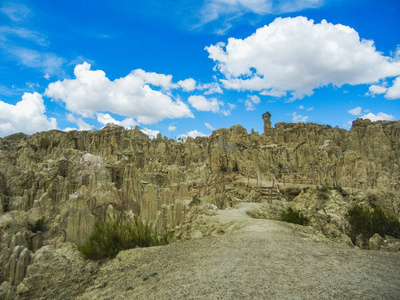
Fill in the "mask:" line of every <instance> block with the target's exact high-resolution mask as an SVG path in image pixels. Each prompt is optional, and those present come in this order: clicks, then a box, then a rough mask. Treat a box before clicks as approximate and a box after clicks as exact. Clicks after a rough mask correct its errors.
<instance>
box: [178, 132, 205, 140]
mask: <svg viewBox="0 0 400 300" xmlns="http://www.w3.org/2000/svg"><path fill="white" fill-rule="evenodd" d="M205 136H208V135H207V134H204V133H202V132H199V131H197V130H192V131H189V132H188V133H184V134H180V135H178V140H185V139H187V138H188V137H191V138H194V139H195V138H196V137H205Z"/></svg>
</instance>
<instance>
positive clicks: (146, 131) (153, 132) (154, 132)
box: [140, 128, 160, 139]
mask: <svg viewBox="0 0 400 300" xmlns="http://www.w3.org/2000/svg"><path fill="white" fill-rule="evenodd" d="M140 131H141V132H143V133H144V134H146V135H148V136H149V138H151V139H155V138H157V135H158V134H159V133H160V132H159V131H158V130H152V129H148V128H143V129H141V130H140Z"/></svg>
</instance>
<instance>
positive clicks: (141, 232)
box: [79, 220, 169, 260]
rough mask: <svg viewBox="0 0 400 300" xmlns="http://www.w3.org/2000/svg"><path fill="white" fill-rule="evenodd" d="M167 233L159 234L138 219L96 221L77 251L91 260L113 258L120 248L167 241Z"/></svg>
mask: <svg viewBox="0 0 400 300" xmlns="http://www.w3.org/2000/svg"><path fill="white" fill-rule="evenodd" d="M168 240H169V236H168V234H167V233H164V234H163V235H161V236H159V235H158V234H157V233H156V232H152V231H151V229H150V227H149V226H148V225H147V224H145V223H143V222H141V221H138V220H135V221H134V222H125V221H121V220H115V221H107V222H96V223H95V224H94V229H93V232H92V234H91V235H90V236H89V238H88V240H87V241H86V242H85V243H84V244H83V245H82V246H80V247H79V251H80V252H81V253H82V254H83V255H84V256H85V257H86V258H89V259H91V260H100V259H105V258H114V257H115V256H117V254H118V253H119V252H120V251H122V250H127V249H132V248H135V247H151V246H158V245H165V244H167V243H168Z"/></svg>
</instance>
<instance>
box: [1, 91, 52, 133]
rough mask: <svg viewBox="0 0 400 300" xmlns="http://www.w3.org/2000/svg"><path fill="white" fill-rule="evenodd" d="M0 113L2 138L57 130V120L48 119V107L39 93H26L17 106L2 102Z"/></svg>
mask: <svg viewBox="0 0 400 300" xmlns="http://www.w3.org/2000/svg"><path fill="white" fill-rule="evenodd" d="M0 112H1V113H0V136H6V135H9V134H13V133H16V132H24V133H27V134H32V133H35V132H37V131H45V130H50V129H56V128H57V121H56V119H54V118H47V117H46V115H45V112H46V107H45V106H44V101H43V99H42V96H41V95H40V94H38V93H33V94H31V93H25V94H24V95H23V96H22V100H21V101H19V102H17V104H15V105H12V104H8V103H5V102H3V101H0Z"/></svg>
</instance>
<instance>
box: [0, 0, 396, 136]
mask: <svg viewBox="0 0 400 300" xmlns="http://www.w3.org/2000/svg"><path fill="white" fill-rule="evenodd" d="M267 111H269V112H270V113H271V115H272V117H271V121H272V125H273V126H274V125H275V124H276V123H278V122H312V123H318V124H328V125H331V126H339V127H340V128H345V129H350V127H351V123H352V121H354V120H356V119H357V118H364V119H370V120H372V121H378V120H399V118H400V1H399V0H197V1H190V0H174V1H161V0H146V1H136V0H119V1H103V0H96V1H94V0H79V1H76V0H70V1H52V0H46V1H45V0H35V1H33V0H12V1H8V0H4V1H1V2H0V137H4V136H7V135H10V134H13V133H17V132H24V133H26V134H33V133H35V132H38V131H46V130H50V129H58V130H64V131H70V130H93V129H97V130H99V129H101V128H102V127H104V126H105V125H106V124H107V123H114V124H117V125H120V126H124V127H125V128H134V127H135V126H139V128H140V129H141V130H142V131H143V132H145V133H146V134H148V135H149V136H150V137H154V136H156V135H157V134H158V133H161V134H162V135H163V136H167V137H168V138H174V139H179V138H185V137H187V136H191V137H196V136H208V135H210V134H211V133H212V131H213V130H215V129H219V128H230V127H231V126H233V125H236V124H241V125H242V126H243V127H244V128H246V129H247V130H248V132H250V131H251V129H254V130H255V131H258V132H259V133H262V132H263V120H262V118H261V115H262V114H263V113H265V112H267Z"/></svg>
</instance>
